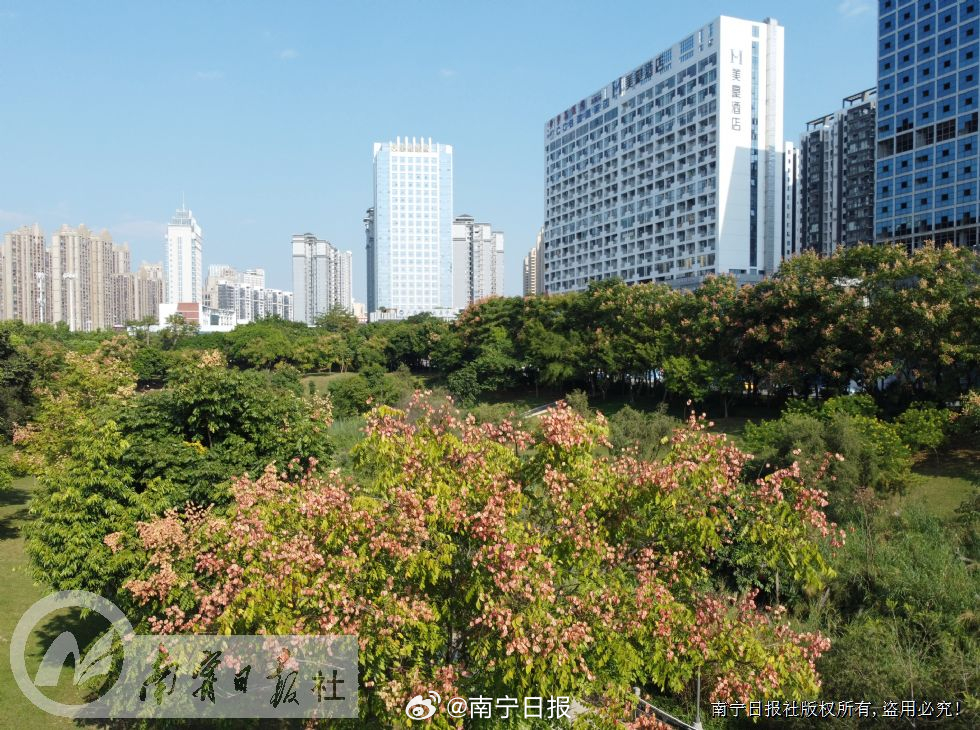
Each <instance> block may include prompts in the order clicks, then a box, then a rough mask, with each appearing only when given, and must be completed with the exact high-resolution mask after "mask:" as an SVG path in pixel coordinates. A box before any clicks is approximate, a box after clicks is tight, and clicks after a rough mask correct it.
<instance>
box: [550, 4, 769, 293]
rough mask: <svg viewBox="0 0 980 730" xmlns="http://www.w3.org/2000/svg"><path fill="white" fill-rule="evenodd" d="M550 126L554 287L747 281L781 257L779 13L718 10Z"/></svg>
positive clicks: (553, 289) (559, 289) (556, 289)
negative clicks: (720, 277) (716, 277)
mask: <svg viewBox="0 0 980 730" xmlns="http://www.w3.org/2000/svg"><path fill="white" fill-rule="evenodd" d="M544 132H545V134H544V147H545V229H544V287H545V290H546V291H548V292H564V291H572V290H578V289H583V288H585V287H586V286H587V285H588V283H589V282H590V281H592V280H595V279H605V278H610V277H619V278H621V279H623V280H624V281H626V282H627V283H640V282H649V281H654V282H664V283H668V284H671V285H673V286H682V287H689V286H696V285H697V284H698V282H700V281H701V280H702V279H703V278H704V277H705V276H707V275H710V274H734V275H735V276H736V277H737V278H738V279H739V280H740V281H743V282H752V281H758V280H760V279H761V278H762V277H764V276H767V275H769V274H771V273H773V271H774V270H775V269H776V267H777V266H778V264H779V261H780V252H781V248H782V245H781V241H780V236H781V235H782V230H783V224H782V218H783V207H784V206H783V200H782V194H783V192H782V191H783V174H782V153H783V28H782V27H781V26H780V25H779V24H778V23H777V22H776V21H775V20H773V19H767V20H765V21H762V22H753V21H749V20H742V19H738V18H730V17H726V16H722V17H719V18H717V19H715V20H714V21H712V22H710V23H708V24H707V25H705V26H703V27H701V28H699V29H698V30H695V31H694V32H693V33H691V34H689V35H688V36H686V37H685V38H683V39H682V40H681V41H680V42H678V43H676V44H674V45H673V46H671V47H670V48H667V49H665V50H664V51H662V52H661V53H659V54H658V55H657V56H655V57H654V58H652V59H650V60H649V61H648V62H646V63H644V64H642V65H641V66H638V67H637V68H634V69H633V70H631V71H629V72H628V73H626V74H624V75H623V76H620V77H619V78H617V79H615V80H614V81H612V83H610V84H607V85H606V86H605V87H603V88H601V89H599V90H598V91H596V92H595V93H594V94H591V95H589V96H587V97H585V98H583V99H581V100H580V101H579V102H577V103H576V104H574V105H572V106H571V107H569V108H568V109H566V110H565V111H564V112H562V113H561V114H559V115H558V116H556V117H554V118H552V119H550V120H548V122H547V124H546V125H545V130H544ZM539 265H540V264H539Z"/></svg>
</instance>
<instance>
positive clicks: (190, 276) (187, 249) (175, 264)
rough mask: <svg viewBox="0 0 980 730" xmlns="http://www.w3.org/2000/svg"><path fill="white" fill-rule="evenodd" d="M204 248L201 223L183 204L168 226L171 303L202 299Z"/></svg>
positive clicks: (169, 298)
mask: <svg viewBox="0 0 980 730" xmlns="http://www.w3.org/2000/svg"><path fill="white" fill-rule="evenodd" d="M201 247H202V234H201V226H199V225H198V223H197V220H195V218H194V215H193V214H192V213H191V211H189V210H187V209H186V208H184V207H183V206H181V207H180V209H178V210H177V212H176V213H175V214H174V217H173V218H171V219H170V225H168V226H167V302H168V303H170V304H177V303H181V302H200V301H201V299H202V283H203V272H202V270H201V266H202V263H201Z"/></svg>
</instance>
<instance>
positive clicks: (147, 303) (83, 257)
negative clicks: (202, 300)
mask: <svg viewBox="0 0 980 730" xmlns="http://www.w3.org/2000/svg"><path fill="white" fill-rule="evenodd" d="M163 289H164V276H163V264H152V265H151V264H143V265H142V266H141V267H140V270H139V271H137V272H136V273H135V274H134V273H133V272H132V271H131V261H130V252H129V246H128V245H127V244H122V245H117V244H116V243H114V242H113V240H112V236H111V235H110V234H109V232H108V231H106V230H103V231H101V232H100V233H94V232H93V231H91V230H89V229H88V228H87V227H86V226H84V225H80V226H78V227H77V228H71V227H70V226H67V225H64V226H62V227H61V228H60V229H58V231H57V232H56V233H55V234H54V235H53V236H52V237H51V246H50V248H46V247H45V236H44V233H43V231H42V230H41V228H40V226H39V225H37V224H34V225H33V226H23V227H21V228H18V229H17V230H16V231H12V232H10V233H6V234H4V238H3V243H2V245H0V320H4V319H18V320H21V321H22V322H25V323H28V324H38V323H42V322H47V323H57V322H65V323H67V324H68V326H69V328H70V329H71V330H72V331H86V332H87V331H92V330H97V329H112V328H113V327H121V326H125V325H126V323H127V322H130V321H133V320H137V319H140V318H142V317H145V316H149V315H152V316H154V317H156V316H157V310H158V307H159V305H160V302H161V301H163Z"/></svg>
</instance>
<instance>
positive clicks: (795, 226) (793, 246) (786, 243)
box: [782, 141, 803, 259]
mask: <svg viewBox="0 0 980 730" xmlns="http://www.w3.org/2000/svg"><path fill="white" fill-rule="evenodd" d="M802 170H803V165H802V160H801V159H800V148H799V147H797V146H796V145H794V144H793V143H792V142H789V141H787V142H786V143H785V145H784V152H783V250H782V255H783V259H788V258H792V257H793V256H795V255H796V254H798V253H799V252H800V241H801V240H802V235H803V207H802V200H801V195H802V184H801V174H802Z"/></svg>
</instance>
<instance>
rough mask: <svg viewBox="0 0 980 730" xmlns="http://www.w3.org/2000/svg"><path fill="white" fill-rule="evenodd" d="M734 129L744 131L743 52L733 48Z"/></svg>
mask: <svg viewBox="0 0 980 730" xmlns="http://www.w3.org/2000/svg"><path fill="white" fill-rule="evenodd" d="M731 53H732V56H731V60H732V79H731V80H732V129H733V130H734V131H736V132H740V131H742V52H741V51H736V50H734V49H732V52H731Z"/></svg>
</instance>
